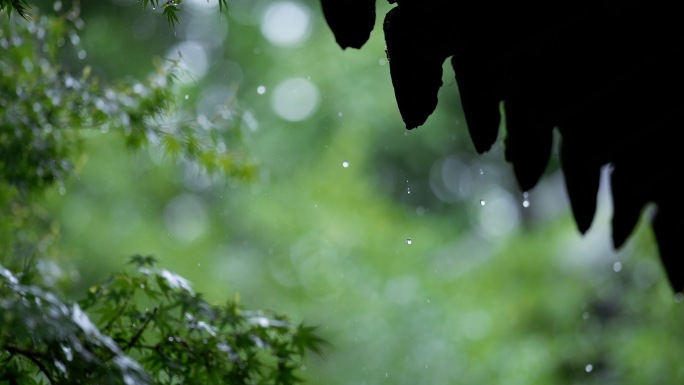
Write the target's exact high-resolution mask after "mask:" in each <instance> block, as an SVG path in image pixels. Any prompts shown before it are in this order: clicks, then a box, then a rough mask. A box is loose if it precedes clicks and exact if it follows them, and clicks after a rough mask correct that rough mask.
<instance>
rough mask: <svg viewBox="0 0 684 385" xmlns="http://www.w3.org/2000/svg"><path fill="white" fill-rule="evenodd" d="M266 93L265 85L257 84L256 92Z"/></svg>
mask: <svg viewBox="0 0 684 385" xmlns="http://www.w3.org/2000/svg"><path fill="white" fill-rule="evenodd" d="M265 93H266V87H265V86H259V87H257V94H259V95H263V94H265Z"/></svg>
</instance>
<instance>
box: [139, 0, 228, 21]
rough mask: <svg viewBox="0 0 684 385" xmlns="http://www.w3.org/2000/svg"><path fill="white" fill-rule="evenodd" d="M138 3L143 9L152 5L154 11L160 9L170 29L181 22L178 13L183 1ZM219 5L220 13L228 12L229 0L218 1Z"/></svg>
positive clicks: (150, 0) (154, 0)
mask: <svg viewBox="0 0 684 385" xmlns="http://www.w3.org/2000/svg"><path fill="white" fill-rule="evenodd" d="M138 2H140V3H142V6H143V9H146V8H147V7H148V6H150V5H151V6H152V8H153V9H157V8H160V9H161V10H162V14H163V15H164V16H166V18H167V21H168V24H169V27H172V28H173V27H174V26H175V25H176V24H178V23H179V22H180V21H179V19H178V12H180V10H181V8H180V5H181V3H183V0H138ZM218 4H219V11H220V12H223V11H224V10H226V11H227V10H228V0H218Z"/></svg>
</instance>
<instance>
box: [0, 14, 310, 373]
mask: <svg viewBox="0 0 684 385" xmlns="http://www.w3.org/2000/svg"><path fill="white" fill-rule="evenodd" d="M17 4H19V5H22V4H24V3H23V1H21V2H16V1H11V2H8V1H1V2H0V11H4V10H11V9H15V10H17V11H19V10H20V9H22V10H23V9H25V8H18V7H17ZM153 4H154V2H153ZM19 13H20V14H21V15H22V16H25V17H26V13H25V12H24V13H22V12H19ZM83 25H84V23H83V21H82V20H80V19H79V18H78V14H77V13H75V12H69V13H68V16H64V17H48V16H39V17H35V20H29V19H26V20H24V19H10V20H9V21H8V22H5V23H2V24H0V47H1V48H2V52H3V54H2V56H0V383H5V382H8V383H10V384H45V383H49V384H74V383H98V384H127V385H130V384H177V383H184V384H205V383H231V384H297V383H300V382H301V378H300V376H299V375H298V372H299V370H300V367H301V365H302V361H303V360H304V357H305V355H306V353H307V351H314V352H319V353H320V351H321V347H322V345H323V340H322V339H321V338H320V337H318V335H317V334H316V331H315V328H312V327H309V326H305V325H301V324H294V323H292V322H291V321H290V320H289V319H288V318H287V317H286V316H285V315H282V314H279V313H275V312H268V311H249V310H246V309H243V308H242V307H241V305H240V304H239V303H238V300H237V298H235V299H233V300H231V301H228V302H227V303H226V304H224V305H220V306H215V305H211V304H209V303H208V302H206V301H205V300H204V299H203V298H202V296H201V295H200V294H198V293H195V292H194V291H193V290H192V289H191V287H190V285H189V283H188V281H187V280H185V279H184V278H183V277H181V276H179V275H177V274H175V273H173V272H170V271H168V270H166V269H160V268H157V267H156V265H155V260H154V258H152V257H142V256H135V257H133V258H132V259H131V262H132V264H133V265H135V267H136V270H135V272H133V273H129V272H121V273H116V274H112V276H111V277H110V278H109V279H107V280H106V281H104V282H103V283H101V284H99V285H96V286H94V287H92V288H91V289H90V290H89V292H88V293H87V296H86V297H85V298H84V299H83V300H82V301H80V302H78V303H73V302H67V301H64V300H62V299H61V298H60V294H59V292H58V290H57V289H56V288H55V287H54V286H51V285H50V284H48V283H47V279H45V278H46V277H44V276H43V275H44V274H43V273H42V272H41V271H40V269H39V268H38V266H39V265H40V264H41V263H42V262H44V261H46V260H47V259H48V258H49V256H50V255H52V250H51V245H52V242H53V240H54V239H55V238H56V237H57V236H58V233H59V231H58V228H59V226H58V225H57V224H56V223H54V222H53V221H52V219H51V218H50V215H49V213H47V212H46V210H45V209H44V208H42V207H41V204H40V201H39V198H40V197H41V193H42V192H44V191H45V190H46V189H48V188H51V187H54V186H55V184H56V185H58V186H61V184H62V183H64V181H65V180H66V179H67V178H69V177H72V176H73V175H74V174H75V173H77V171H78V168H79V164H80V160H79V159H80V157H81V156H82V155H83V149H82V142H83V141H84V140H85V139H86V138H88V137H90V136H93V135H111V134H112V133H116V134H118V135H121V136H123V137H124V138H125V141H126V143H127V144H128V146H129V147H130V148H132V149H140V148H143V147H146V146H159V147H161V148H162V149H163V150H164V152H165V153H167V154H169V155H172V156H174V157H177V158H178V159H180V160H181V161H186V162H193V163H195V164H198V165H199V166H201V167H202V168H203V169H204V170H205V171H207V172H211V173H214V172H216V173H222V174H225V175H228V176H232V177H235V178H238V179H241V180H246V179H249V178H251V177H252V175H253V174H254V169H253V166H252V164H251V162H250V161H249V160H248V159H247V157H246V156H245V155H244V154H243V153H242V152H240V151H239V150H238V149H239V148H240V145H241V140H242V138H241V134H240V132H241V129H240V123H241V120H242V117H241V110H240V108H239V106H238V105H237V103H236V102H235V101H232V100H229V101H226V103H225V105H223V106H221V107H220V108H219V109H217V110H216V114H215V115H214V116H206V115H197V114H195V112H194V110H193V109H192V108H189V107H186V106H185V105H183V102H182V101H183V99H184V98H180V97H178V95H179V89H180V86H179V85H178V82H177V80H178V76H179V75H181V74H182V70H181V69H180V66H179V64H178V63H177V62H174V61H168V60H167V61H159V62H158V63H157V67H156V68H157V69H156V71H155V72H154V73H153V74H151V75H150V76H149V77H148V78H147V79H145V80H144V81H139V80H136V79H122V80H120V81H117V82H114V83H111V84H110V83H104V82H102V81H100V80H99V79H98V78H96V77H95V76H93V74H92V71H91V70H90V68H89V67H87V66H86V67H85V68H83V69H82V70H80V71H79V73H78V74H74V73H73V72H70V71H69V70H68V69H67V68H65V67H64V66H63V65H62V64H61V62H60V57H61V56H62V55H63V53H64V49H65V48H67V47H68V46H69V45H72V46H73V48H75V49H74V50H73V51H74V52H77V53H78V56H79V58H82V57H85V51H84V50H83V49H82V47H81V46H80V45H79V42H80V38H79V31H80V29H81V28H82V27H83ZM228 144H230V150H228V148H229V147H228ZM60 188H62V187H60ZM16 271H19V273H16ZM93 315H94V317H93ZM91 317H92V318H91Z"/></svg>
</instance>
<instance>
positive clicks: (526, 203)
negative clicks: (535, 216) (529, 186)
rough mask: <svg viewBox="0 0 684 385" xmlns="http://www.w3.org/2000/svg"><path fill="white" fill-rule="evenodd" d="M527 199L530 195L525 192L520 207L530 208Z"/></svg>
mask: <svg viewBox="0 0 684 385" xmlns="http://www.w3.org/2000/svg"><path fill="white" fill-rule="evenodd" d="M529 197H530V194H529V193H528V192H527V191H525V192H524V193H523V202H522V205H523V207H524V208H528V207H530V199H529Z"/></svg>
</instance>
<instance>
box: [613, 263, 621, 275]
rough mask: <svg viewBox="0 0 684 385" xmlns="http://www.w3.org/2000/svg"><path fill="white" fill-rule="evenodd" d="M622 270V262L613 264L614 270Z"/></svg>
mask: <svg viewBox="0 0 684 385" xmlns="http://www.w3.org/2000/svg"><path fill="white" fill-rule="evenodd" d="M620 270H622V263H620V262H615V263H614V264H613V271H614V272H616V273H617V272H619V271H620Z"/></svg>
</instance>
